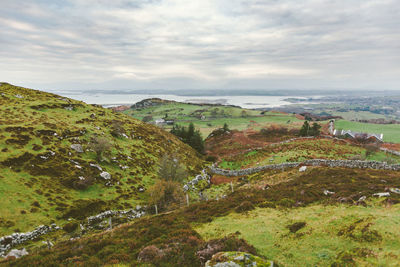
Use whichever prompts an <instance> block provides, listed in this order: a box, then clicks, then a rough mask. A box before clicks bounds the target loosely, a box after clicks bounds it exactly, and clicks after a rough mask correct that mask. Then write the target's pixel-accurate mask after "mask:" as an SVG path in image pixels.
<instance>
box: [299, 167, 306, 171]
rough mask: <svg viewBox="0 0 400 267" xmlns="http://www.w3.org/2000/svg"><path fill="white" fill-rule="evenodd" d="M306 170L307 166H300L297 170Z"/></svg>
mask: <svg viewBox="0 0 400 267" xmlns="http://www.w3.org/2000/svg"><path fill="white" fill-rule="evenodd" d="M306 170H307V166H301V167H300V169H299V172H305V171H306Z"/></svg>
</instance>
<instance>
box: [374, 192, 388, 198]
mask: <svg viewBox="0 0 400 267" xmlns="http://www.w3.org/2000/svg"><path fill="white" fill-rule="evenodd" d="M373 196H377V197H390V193H389V192H384V193H375V194H373Z"/></svg>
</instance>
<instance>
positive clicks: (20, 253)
mask: <svg viewBox="0 0 400 267" xmlns="http://www.w3.org/2000/svg"><path fill="white" fill-rule="evenodd" d="M28 254H29V253H28V251H26V249H25V248H23V249H21V250H20V249H12V250H11V251H10V252H8V254H7V255H6V256H5V258H8V257H15V258H17V259H18V258H21V257H23V256H26V255H28Z"/></svg>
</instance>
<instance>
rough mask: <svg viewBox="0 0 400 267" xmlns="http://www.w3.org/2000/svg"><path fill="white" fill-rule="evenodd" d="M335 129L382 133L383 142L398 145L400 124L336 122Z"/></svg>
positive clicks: (399, 141)
mask: <svg viewBox="0 0 400 267" xmlns="http://www.w3.org/2000/svg"><path fill="white" fill-rule="evenodd" d="M335 128H336V129H343V130H352V131H356V132H365V133H376V134H381V133H383V140H384V141H385V142H392V143H400V124H372V123H361V122H354V121H345V120H338V121H336V122H335Z"/></svg>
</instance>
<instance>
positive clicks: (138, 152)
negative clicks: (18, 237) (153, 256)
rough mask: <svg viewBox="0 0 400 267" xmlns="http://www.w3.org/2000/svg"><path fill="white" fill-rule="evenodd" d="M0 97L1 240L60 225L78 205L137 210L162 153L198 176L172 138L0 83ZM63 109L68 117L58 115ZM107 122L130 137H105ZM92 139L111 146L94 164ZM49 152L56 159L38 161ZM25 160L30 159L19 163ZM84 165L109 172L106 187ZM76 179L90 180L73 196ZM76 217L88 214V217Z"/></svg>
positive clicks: (190, 155) (106, 112)
mask: <svg viewBox="0 0 400 267" xmlns="http://www.w3.org/2000/svg"><path fill="white" fill-rule="evenodd" d="M0 93H1V95H0V151H1V153H0V199H1V200H2V201H1V205H0V222H1V221H2V220H6V221H7V223H6V224H3V223H0V236H2V235H5V234H10V233H13V232H14V231H17V230H18V231H22V232H25V231H30V230H32V229H33V228H34V227H36V226H37V225H40V224H48V223H49V222H50V221H52V220H54V221H55V222H56V223H59V224H61V225H62V224H63V223H64V222H65V219H66V218H64V219H62V216H63V214H64V213H65V212H66V210H67V209H68V208H70V207H72V206H74V205H75V204H74V203H75V202H76V201H79V200H86V201H91V200H93V201H94V200H104V201H106V202H107V205H106V207H104V209H127V208H130V207H134V206H136V204H144V203H145V202H146V200H147V198H148V194H147V193H146V192H144V193H140V192H138V189H137V188H138V187H139V186H143V187H144V188H148V187H149V186H150V185H152V184H154V180H155V179H156V178H157V162H158V159H159V158H160V157H161V156H162V155H164V154H169V153H173V154H176V155H179V157H180V160H181V162H182V163H183V164H184V165H186V167H187V169H188V171H189V173H190V174H191V175H195V174H197V173H198V171H199V170H200V169H201V165H202V161H201V159H199V158H198V157H197V155H196V153H195V152H194V151H193V150H192V149H191V148H189V147H188V146H187V145H185V144H183V143H182V142H181V141H179V140H178V139H177V138H176V137H175V136H173V135H171V134H168V133H166V132H164V131H162V130H161V129H159V128H158V127H155V126H152V125H149V124H145V123H142V122H140V121H138V120H135V119H133V118H132V117H130V116H126V115H124V114H120V113H115V112H113V111H112V110H110V109H104V108H101V107H98V106H93V105H87V104H85V103H83V102H80V101H75V100H71V99H69V100H66V99H64V98H61V97H59V96H57V95H54V94H50V93H46V92H40V91H36V90H31V89H26V88H21V87H16V86H13V85H9V84H1V85H0ZM17 94H19V95H22V96H23V98H17V97H16V95H17ZM68 106H72V107H73V110H69V109H65V107H68ZM92 114H93V115H92ZM113 121H120V122H121V123H122V129H123V131H124V132H125V133H126V134H127V135H128V136H129V138H124V137H116V136H115V135H112V130H113ZM11 127H13V128H11ZM18 127H19V128H18ZM41 130H46V131H50V130H51V131H54V132H55V133H56V135H54V134H46V133H41V132H40V131H41ZM94 136H102V137H104V138H106V139H107V140H109V142H110V143H111V146H112V147H111V149H110V151H109V152H110V153H109V155H107V156H105V157H104V158H105V160H103V161H100V162H98V160H97V159H96V155H95V153H94V152H92V151H90V150H89V148H90V146H89V143H90V142H91V139H92V138H93V137H94ZM26 137H28V140H25V141H24V138H26ZM74 143H80V144H82V146H83V148H84V150H85V151H84V153H77V152H75V151H74V150H72V149H71V148H70V145H71V144H74ZM49 151H52V152H54V153H55V155H53V156H50V157H48V158H46V159H43V158H41V156H44V155H45V154H46V153H48V152H49ZM25 153H27V155H28V156H29V157H28V158H26V159H19V157H21V156H22V155H24V154H25ZM71 160H72V161H75V162H78V163H79V165H80V166H81V168H77V167H76V166H75V163H73V162H72V161H71ZM90 163H96V164H98V165H100V166H101V168H102V169H103V170H104V171H107V172H109V173H110V174H111V176H112V180H113V185H112V186H106V185H105V181H104V180H103V179H102V178H101V177H100V171H99V170H97V169H96V168H93V167H91V166H90V165H89V164H90ZM121 166H128V168H127V169H122V168H121ZM80 176H81V177H85V178H93V184H92V185H90V186H88V187H87V188H86V189H84V188H82V189H77V188H76V187H74V182H76V181H79V177H80ZM36 201H37V202H38V203H39V206H37V204H35V202H36ZM35 205H36V206H35ZM82 213H83V214H87V215H88V216H90V215H93V214H91V213H93V211H92V210H82ZM11 225H12V226H11Z"/></svg>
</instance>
